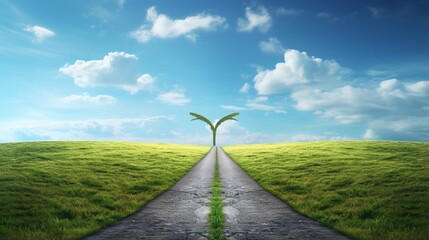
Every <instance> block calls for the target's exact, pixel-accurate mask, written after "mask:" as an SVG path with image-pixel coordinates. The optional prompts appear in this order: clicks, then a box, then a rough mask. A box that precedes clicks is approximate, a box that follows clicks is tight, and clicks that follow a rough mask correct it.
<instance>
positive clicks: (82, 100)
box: [60, 93, 116, 106]
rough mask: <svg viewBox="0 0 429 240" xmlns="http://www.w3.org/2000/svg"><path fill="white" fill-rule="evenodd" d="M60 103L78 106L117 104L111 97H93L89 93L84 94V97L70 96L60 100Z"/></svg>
mask: <svg viewBox="0 0 429 240" xmlns="http://www.w3.org/2000/svg"><path fill="white" fill-rule="evenodd" d="M60 102H61V103H63V104H68V105H69V104H78V105H83V106H84V105H86V104H95V105H100V104H113V103H116V98H114V97H112V96H109V95H97V96H91V95H89V94H88V93H83V94H82V95H70V96H67V97H63V98H62V99H60Z"/></svg>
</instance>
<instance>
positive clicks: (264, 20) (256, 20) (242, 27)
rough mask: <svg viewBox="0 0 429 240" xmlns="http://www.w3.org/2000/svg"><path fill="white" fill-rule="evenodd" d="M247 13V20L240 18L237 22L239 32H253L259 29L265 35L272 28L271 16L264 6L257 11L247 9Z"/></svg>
mask: <svg viewBox="0 0 429 240" xmlns="http://www.w3.org/2000/svg"><path fill="white" fill-rule="evenodd" d="M245 12H246V13H245V14H246V19H243V18H239V19H238V20H237V30H238V31H240V32H251V31H252V30H253V29H255V28H257V29H259V31H260V32H262V33H265V32H267V31H268V30H269V29H270V28H271V22H272V20H271V16H270V14H269V13H268V11H267V9H265V8H264V7H263V6H258V8H257V9H255V10H253V9H251V8H250V7H246V9H245Z"/></svg>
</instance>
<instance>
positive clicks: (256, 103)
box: [221, 96, 286, 113]
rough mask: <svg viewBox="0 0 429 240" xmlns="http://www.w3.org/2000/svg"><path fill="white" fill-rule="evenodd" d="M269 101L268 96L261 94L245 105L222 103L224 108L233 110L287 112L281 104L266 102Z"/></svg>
mask: <svg viewBox="0 0 429 240" xmlns="http://www.w3.org/2000/svg"><path fill="white" fill-rule="evenodd" d="M267 101H268V97H266V96H261V97H257V98H255V99H250V100H247V103H246V104H245V107H238V106H232V105H221V107H222V108H223V109H228V110H233V111H245V110H259V111H267V112H275V113H286V111H285V110H284V108H283V107H279V106H271V105H268V104H265V102H267Z"/></svg>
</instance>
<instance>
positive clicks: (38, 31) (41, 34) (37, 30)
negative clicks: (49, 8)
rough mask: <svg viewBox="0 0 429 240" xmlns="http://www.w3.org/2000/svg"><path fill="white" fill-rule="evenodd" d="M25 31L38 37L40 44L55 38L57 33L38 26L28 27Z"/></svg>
mask: <svg viewBox="0 0 429 240" xmlns="http://www.w3.org/2000/svg"><path fill="white" fill-rule="evenodd" d="M24 31H26V32H31V33H33V34H34V36H35V37H36V40H37V41H39V42H41V41H43V40H45V39H46V38H49V37H53V36H55V32H53V31H51V30H49V29H47V28H44V27H41V26H37V25H34V26H27V27H26V28H24Z"/></svg>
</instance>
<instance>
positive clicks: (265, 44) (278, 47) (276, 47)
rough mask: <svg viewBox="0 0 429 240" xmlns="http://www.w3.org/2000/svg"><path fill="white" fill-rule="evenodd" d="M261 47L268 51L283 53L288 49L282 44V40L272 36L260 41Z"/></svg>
mask: <svg viewBox="0 0 429 240" xmlns="http://www.w3.org/2000/svg"><path fill="white" fill-rule="evenodd" d="M259 48H260V49H261V50H262V51H263V52H266V53H281V54H283V53H284V52H285V51H286V49H285V48H284V47H283V46H282V44H281V43H280V41H279V40H278V39H277V38H275V37H270V38H269V39H268V40H267V41H261V42H259Z"/></svg>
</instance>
